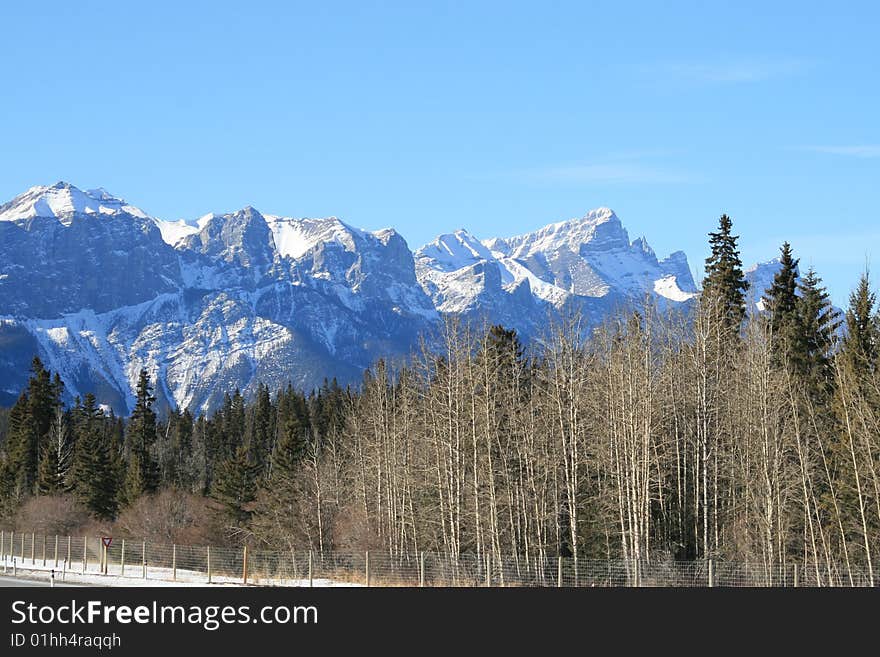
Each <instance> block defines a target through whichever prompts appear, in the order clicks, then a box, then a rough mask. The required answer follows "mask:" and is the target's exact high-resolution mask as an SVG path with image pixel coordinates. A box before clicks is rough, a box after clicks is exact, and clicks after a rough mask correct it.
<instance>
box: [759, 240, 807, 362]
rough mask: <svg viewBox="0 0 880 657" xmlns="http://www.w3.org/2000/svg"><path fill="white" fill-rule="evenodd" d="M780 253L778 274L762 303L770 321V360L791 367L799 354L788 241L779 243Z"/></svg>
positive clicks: (793, 262) (795, 272)
mask: <svg viewBox="0 0 880 657" xmlns="http://www.w3.org/2000/svg"><path fill="white" fill-rule="evenodd" d="M780 251H781V255H780V257H779V265H780V266H779V271H777V272H776V275H775V276H774V277H773V283H772V284H771V285H770V287H769V288H767V290H766V291H765V293H764V296H763V298H762V300H763V301H764V310H765V312H766V313H767V314H768V317H769V321H770V331H771V334H772V336H773V337H772V339H773V346H774V349H773V356H774V360H775V362H776V364H777V365H782V364H788V365H790V366H791V365H793V361H794V360H796V359H799V358H800V357H801V355H802V351H803V345H802V344H800V342H801V338H802V335H801V332H800V322H799V319H798V296H797V289H798V286H797V279H798V260H797V258H795V257H794V256H793V255H792V252H791V245H790V244H789V243H788V242H784V243H783V244H782V248H781V249H780Z"/></svg>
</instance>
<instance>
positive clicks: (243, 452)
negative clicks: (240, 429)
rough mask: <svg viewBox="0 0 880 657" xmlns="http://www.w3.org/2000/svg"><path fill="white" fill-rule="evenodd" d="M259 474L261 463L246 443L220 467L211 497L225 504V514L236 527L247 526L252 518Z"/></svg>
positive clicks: (223, 506) (215, 477)
mask: <svg viewBox="0 0 880 657" xmlns="http://www.w3.org/2000/svg"><path fill="white" fill-rule="evenodd" d="M257 475H258V466H257V464H255V463H254V461H253V459H252V458H251V455H250V450H249V449H248V446H247V445H244V444H242V445H240V446H239V447H238V448H237V449H236V450H235V453H234V454H233V455H232V456H230V457H227V458H226V459H224V460H223V461H222V462H221V463H220V465H219V467H218V468H217V472H216V473H215V476H214V482H213V485H212V488H211V497H213V498H214V499H215V500H217V501H218V502H219V503H220V504H221V505H222V508H223V512H224V515H225V516H226V518H227V520H228V521H229V523H230V525H232V526H234V527H243V526H245V525H246V524H247V523H248V521H249V520H250V517H251V513H252V508H251V505H252V504H253V502H254V500H255V499H256V494H257Z"/></svg>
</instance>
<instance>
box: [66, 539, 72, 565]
mask: <svg viewBox="0 0 880 657" xmlns="http://www.w3.org/2000/svg"><path fill="white" fill-rule="evenodd" d="M72 545H73V537H72V536H68V537H67V561H70V549H71V546H72Z"/></svg>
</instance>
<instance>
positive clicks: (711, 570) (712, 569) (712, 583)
mask: <svg viewBox="0 0 880 657" xmlns="http://www.w3.org/2000/svg"><path fill="white" fill-rule="evenodd" d="M713 586H715V562H714V561H713V560H712V559H709V588H712V587H713Z"/></svg>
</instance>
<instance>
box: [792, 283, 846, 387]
mask: <svg viewBox="0 0 880 657" xmlns="http://www.w3.org/2000/svg"><path fill="white" fill-rule="evenodd" d="M798 287H799V288H800V292H801V294H800V296H799V297H798V308H797V311H798V313H797V314H798V324H799V326H798V333H799V336H800V342H799V346H800V352H799V354H798V357H797V366H798V367H799V369H800V371H801V372H802V374H803V375H804V377H805V380H806V381H807V382H808V384H809V385H810V386H811V387H812V389H813V391H814V392H815V393H817V394H819V393H821V392H822V391H823V390H826V389H827V388H828V386H829V385H831V383H832V381H833V378H834V375H833V371H832V351H833V348H834V340H835V335H836V334H837V331H838V329H839V328H840V325H841V320H840V318H839V317H838V316H837V313H836V312H835V310H834V307H833V306H832V305H831V299H830V297H829V296H828V292H827V291H826V289H825V288H824V287H823V286H822V279H821V278H819V276H817V275H816V272H815V271H814V270H813V269H812V268H810V269H809V270H808V271H807V274H806V276H804V277H803V279H802V280H801V281H800V283H799V284H798Z"/></svg>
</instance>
